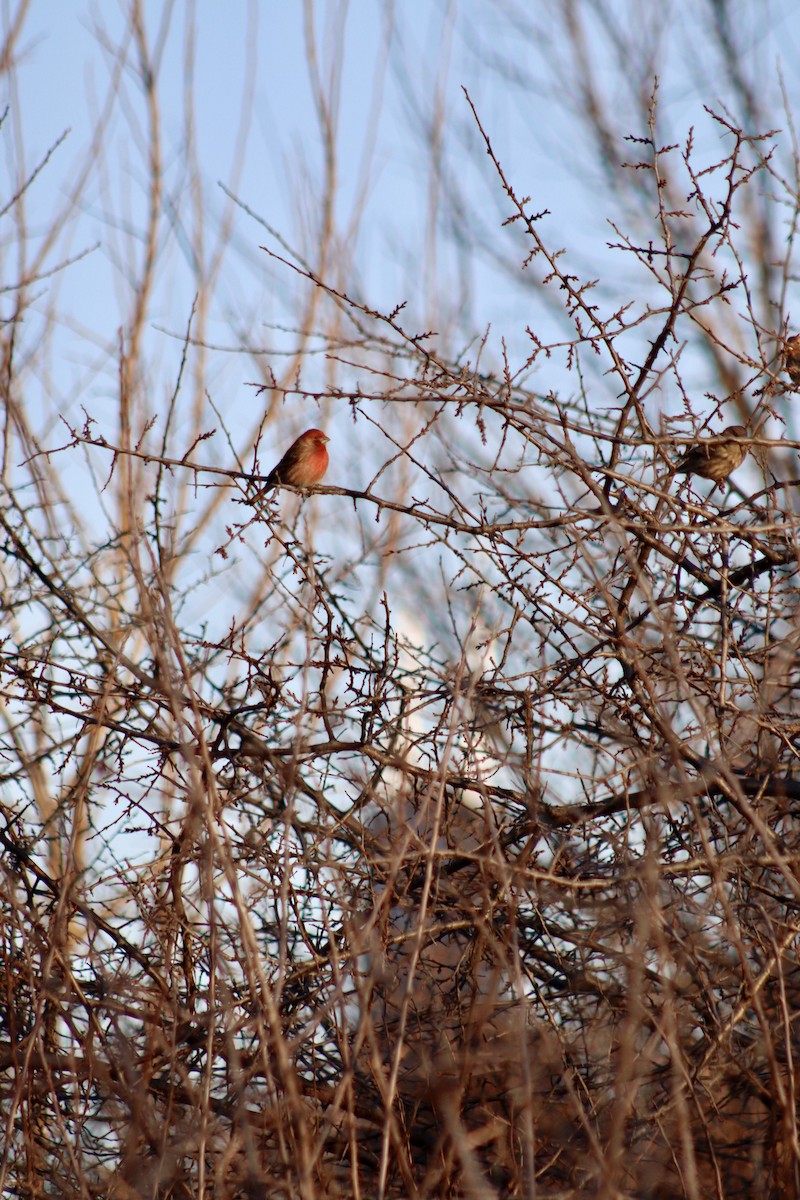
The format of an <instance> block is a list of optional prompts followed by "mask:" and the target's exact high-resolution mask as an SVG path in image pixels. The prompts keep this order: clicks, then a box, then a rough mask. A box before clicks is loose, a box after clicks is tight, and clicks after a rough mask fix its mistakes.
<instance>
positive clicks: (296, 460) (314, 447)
mask: <svg viewBox="0 0 800 1200" xmlns="http://www.w3.org/2000/svg"><path fill="white" fill-rule="evenodd" d="M329 441H330V438H329V437H326V435H325V434H324V433H323V432H322V430H321V429H307V430H306V431H305V433H301V434H300V437H299V438H297V440H296V441H294V442H292V444H291V446H290V447H289V449H288V450H287V451H286V453H285V454H284V456H283V458H282V459H281V461H280V462H279V463H278V465H277V466H276V467H273V468H272V470H271V471H270V473H269V475H268V476H267V481H266V483H265V484H264V486H263V487H262V488H260V489H259V491H258V492H257V493H256V495H255V497H254V499H256V500H263V498H264V496H265V494H266V493H267V492H268V491H269V489H270V488H273V487H275V485H276V483H288V484H290V485H291V486H292V487H313V485H314V484H315V483H319V481H320V480H321V479H322V477H323V475H324V474H325V472H326V471H327V469H328V451H327V450H326V449H325V446H326V444H327V443H328V442H329Z"/></svg>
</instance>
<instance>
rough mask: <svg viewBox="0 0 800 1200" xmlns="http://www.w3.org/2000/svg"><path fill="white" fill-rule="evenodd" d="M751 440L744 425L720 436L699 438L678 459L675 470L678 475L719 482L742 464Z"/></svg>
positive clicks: (719, 434)
mask: <svg viewBox="0 0 800 1200" xmlns="http://www.w3.org/2000/svg"><path fill="white" fill-rule="evenodd" d="M749 449H750V439H749V438H748V436H747V430H746V429H745V427H744V425H729V426H728V428H727V429H723V431H722V433H717V434H714V436H713V437H709V438H701V439H700V440H699V441H697V442H695V444H694V445H693V446H690V447H689V449H688V450H687V451H686V453H685V454H684V455H682V456H681V458H680V459H679V460H678V463H677V466H676V467H675V470H676V471H677V472H678V473H679V474H681V475H702V477H703V478H704V479H713V480H714V482H715V483H720V482H721V481H722V480H723V479H727V478H728V476H729V475H730V473H731V471H735V470H736V468H737V467H738V466H739V465H740V464H741V463H743V462H744V460H745V458H746V457H747V452H748V450H749Z"/></svg>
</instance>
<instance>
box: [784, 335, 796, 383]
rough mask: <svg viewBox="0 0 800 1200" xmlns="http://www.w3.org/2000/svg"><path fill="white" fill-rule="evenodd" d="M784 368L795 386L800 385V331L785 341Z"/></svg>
mask: <svg viewBox="0 0 800 1200" xmlns="http://www.w3.org/2000/svg"><path fill="white" fill-rule="evenodd" d="M783 369H784V371H785V372H786V374H787V375H788V376H789V378H790V379H791V381H792V383H793V384H794V386H795V387H796V388H797V387H800V333H796V334H794V336H793V337H790V338H787V339H786V341H785V342H784V343H783Z"/></svg>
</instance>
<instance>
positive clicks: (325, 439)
mask: <svg viewBox="0 0 800 1200" xmlns="http://www.w3.org/2000/svg"><path fill="white" fill-rule="evenodd" d="M319 440H320V441H321V442H325V443H326V444H327V443H328V442H329V441H330V440H331V439H330V438H329V437H328V435H327V434H326V433H323V435H322V437H321V438H320V439H319Z"/></svg>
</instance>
